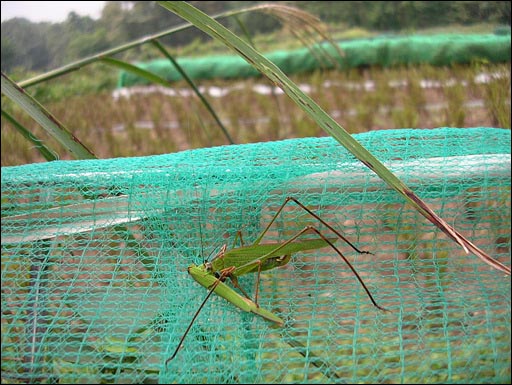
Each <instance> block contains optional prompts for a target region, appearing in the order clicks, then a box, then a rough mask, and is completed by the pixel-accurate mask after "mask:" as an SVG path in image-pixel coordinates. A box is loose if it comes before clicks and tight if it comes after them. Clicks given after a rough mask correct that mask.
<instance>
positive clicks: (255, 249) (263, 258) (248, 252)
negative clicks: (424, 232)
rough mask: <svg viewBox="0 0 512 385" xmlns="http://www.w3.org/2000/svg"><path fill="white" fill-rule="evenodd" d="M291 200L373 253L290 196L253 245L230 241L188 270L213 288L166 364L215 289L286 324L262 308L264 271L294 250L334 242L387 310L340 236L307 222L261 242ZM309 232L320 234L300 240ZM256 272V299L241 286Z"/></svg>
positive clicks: (284, 261)
mask: <svg viewBox="0 0 512 385" xmlns="http://www.w3.org/2000/svg"><path fill="white" fill-rule="evenodd" d="M289 202H294V203H296V204H297V205H298V206H299V207H301V208H302V209H303V210H305V211H306V212H308V213H309V214H310V215H311V216H313V217H314V218H316V219H317V220H318V221H320V222H321V223H322V224H323V225H325V226H326V227H327V228H328V229H329V230H330V231H332V232H333V233H334V234H336V236H337V237H338V238H340V239H342V240H343V241H344V242H346V243H347V244H348V245H349V246H350V247H352V249H354V250H355V251H356V252H358V253H360V254H372V253H370V252H369V251H363V250H359V249H358V248H357V247H356V246H354V245H353V244H352V243H351V242H350V241H349V240H348V239H347V238H346V237H344V236H343V235H341V234H340V233H339V232H338V231H337V230H336V229H334V228H333V227H332V226H331V225H329V224H328V223H327V222H325V221H324V220H323V219H322V218H320V217H319V216H318V215H317V214H315V213H314V212H312V211H311V210H310V209H308V208H307V207H306V206H304V205H303V204H302V203H300V202H299V201H298V200H297V199H295V198H293V197H287V198H286V199H285V201H284V202H283V203H282V204H281V206H280V208H279V209H278V210H277V212H276V213H275V214H274V216H273V217H272V219H271V221H270V222H269V223H268V225H267V227H265V229H264V230H263V232H262V233H261V234H260V235H259V237H258V238H257V239H256V240H255V241H254V243H253V244H252V245H248V246H244V245H242V246H241V247H237V248H233V249H231V250H227V247H226V245H224V246H222V248H221V249H220V251H219V253H218V254H217V255H216V256H215V257H214V258H213V260H212V261H210V262H205V263H203V264H202V265H199V266H198V265H190V266H189V268H188V272H189V274H190V275H191V276H192V278H194V279H195V280H196V281H197V282H198V283H199V284H200V285H202V286H204V287H206V288H207V289H208V290H209V292H208V294H207V296H206V297H205V299H204V300H203V302H202V303H201V305H200V306H199V308H198V309H197V311H196V313H195V314H194V317H193V318H192V320H191V321H190V323H189V325H188V327H187V329H186V330H185V333H184V334H183V336H182V337H181V340H180V342H179V344H178V346H177V347H176V350H175V351H174V353H173V354H172V356H171V357H169V358H168V359H167V360H166V361H165V364H166V365H167V363H168V362H169V361H170V360H172V359H173V358H174V357H176V354H177V353H178V351H179V350H180V348H181V346H182V344H183V341H184V340H185V337H186V336H187V334H188V332H189V331H190V329H191V327H192V325H193V323H194V321H195V320H196V318H197V316H198V315H199V313H200V311H201V309H202V308H203V306H204V305H205V303H206V301H207V300H208V298H210V296H211V295H212V293H215V294H217V295H219V296H221V297H223V298H225V299H226V300H228V301H229V302H231V303H232V304H233V305H235V306H237V307H239V308H240V309H241V310H244V311H246V312H251V313H254V314H257V315H259V316H261V317H263V318H264V319H266V320H268V321H271V322H275V323H276V324H278V325H280V326H282V325H283V324H284V321H283V320H282V319H281V318H279V317H278V316H277V315H275V314H273V313H272V312H270V311H268V310H266V309H263V308H261V307H260V306H259V305H258V290H259V279H260V274H261V272H262V271H265V270H270V269H273V268H275V267H280V266H284V265H286V264H287V263H288V262H289V261H290V259H291V256H292V254H294V253H298V252H301V251H306V250H315V249H320V248H323V247H327V246H330V247H331V248H332V249H333V250H334V251H336V253H337V254H338V255H339V256H340V257H341V259H343V261H345V263H346V264H347V265H348V266H349V268H350V269H351V270H352V272H353V273H354V275H355V276H356V278H357V279H358V281H359V282H360V283H361V285H362V286H363V288H364V290H365V291H366V293H367V294H368V297H369V298H370V300H371V301H372V303H373V305H374V306H375V307H377V308H378V309H380V310H386V309H384V308H383V307H381V306H379V305H378V304H377V302H376V301H375V300H374V299H373V296H372V295H371V293H370V291H369V290H368V288H367V287H366V285H365V284H364V282H363V280H362V278H361V277H360V276H359V274H358V273H357V271H356V270H355V269H354V267H353V266H352V265H351V264H350V262H349V261H348V260H347V258H346V257H345V256H344V255H343V254H342V253H341V252H340V251H339V250H338V248H337V247H336V246H334V243H335V242H336V241H337V239H338V238H327V237H326V236H324V235H323V234H322V233H321V232H320V231H319V230H318V229H317V228H315V227H314V226H306V227H305V228H304V229H302V230H301V231H299V232H298V233H297V234H295V235H294V236H293V237H291V238H289V239H288V240H287V241H285V242H279V243H267V244H260V242H261V240H262V239H263V237H264V236H265V234H266V233H267V231H268V230H269V228H270V226H272V224H273V223H274V221H275V220H276V218H277V217H278V216H279V214H280V213H281V211H282V210H283V209H284V207H285V206H286V205H287V204H288V203H289ZM307 232H313V233H315V234H317V235H318V236H319V238H318V239H307V240H302V241H296V240H297V238H299V237H300V236H302V235H303V234H305V233H307ZM238 235H239V236H240V240H241V235H240V232H239V234H238ZM241 243H243V242H241ZM255 272H257V273H258V277H257V281H256V290H255V291H256V293H255V296H254V301H253V300H251V298H250V297H249V295H248V294H247V293H246V292H245V290H244V289H242V287H240V285H239V284H238V277H239V276H242V275H244V274H248V273H255ZM227 278H229V279H230V280H231V282H232V284H233V286H234V287H235V288H237V289H239V290H240V292H241V293H242V294H243V296H242V295H240V294H239V293H237V292H236V291H235V290H233V289H232V288H231V287H229V286H228V285H226V284H225V283H224V281H225V280H226V279H227Z"/></svg>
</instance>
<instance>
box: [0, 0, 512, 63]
mask: <svg viewBox="0 0 512 385" xmlns="http://www.w3.org/2000/svg"><path fill="white" fill-rule="evenodd" d="M190 3H191V4H192V5H194V6H196V7H198V8H199V9H201V10H203V11H204V12H206V13H207V14H209V15H214V14H217V13H220V12H223V11H226V10H231V9H238V8H241V7H247V6H250V5H255V4H258V3H264V2H261V1H190ZM279 3H282V4H287V5H292V6H295V7H298V8H301V9H304V10H306V11H309V12H311V13H313V14H315V15H317V16H318V17H319V18H320V19H321V20H323V21H325V22H328V23H338V24H341V25H344V26H346V27H356V26H357V27H361V28H365V29H368V30H372V31H398V30H404V29H409V30H415V29H422V28H427V27H434V26H444V25H449V24H463V25H464V24H474V23H479V22H488V23H496V24H506V25H510V16H511V15H510V8H511V7H510V1H286V2H279ZM239 20H240V21H241V22H242V23H243V24H244V25H245V27H246V28H247V29H248V30H249V31H250V32H251V33H268V32H272V31H273V30H275V29H277V28H280V24H279V22H278V21H277V19H274V18H272V17H270V16H269V15H267V14H264V13H251V14H250V15H242V16H240V17H239ZM183 22H184V21H183V20H182V19H181V18H179V17H178V16H176V15H174V14H173V13H171V12H169V11H167V10H165V9H164V8H162V7H161V6H159V5H158V4H157V3H156V2H154V1H107V2H106V4H105V7H104V9H103V11H102V14H101V18H100V19H98V20H94V19H91V18H90V17H88V16H79V15H77V14H76V13H74V12H71V13H70V14H69V15H68V17H67V19H66V20H65V21H64V22H61V23H32V22H30V21H28V20H27V19H24V18H15V19H11V20H7V21H4V22H2V26H1V28H2V34H1V39H2V41H1V44H2V45H1V66H2V71H7V72H9V71H12V70H13V69H14V68H16V67H20V68H23V69H25V70H32V71H46V70H49V69H52V68H56V67H59V66H61V65H63V64H66V63H69V62H71V61H73V60H76V59H79V58H82V57H85V56H88V55H91V54H93V53H97V52H100V51H102V50H105V49H108V48H111V47H115V46H117V45H120V44H122V43H125V42H128V41H130V40H134V39H136V38H140V37H143V36H146V35H150V34H153V33H155V32H158V31H162V30H164V29H167V28H171V27H172V26H174V25H178V24H181V23H183ZM224 23H226V25H227V26H228V27H229V28H230V29H231V30H233V31H235V32H240V27H239V24H238V23H237V22H236V21H235V20H233V19H229V20H225V21H224ZM198 38H199V39H207V37H206V35H204V34H203V33H202V32H200V31H198V30H195V29H190V30H187V31H185V32H182V33H178V34H174V35H172V36H171V37H168V38H165V39H162V42H163V43H164V44H166V45H168V46H181V45H185V44H187V43H190V42H192V41H193V40H194V39H198Z"/></svg>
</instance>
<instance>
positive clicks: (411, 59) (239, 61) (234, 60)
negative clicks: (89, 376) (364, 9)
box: [118, 34, 510, 87]
mask: <svg viewBox="0 0 512 385" xmlns="http://www.w3.org/2000/svg"><path fill="white" fill-rule="evenodd" d="M338 45H339V47H340V48H341V49H342V50H343V52H344V54H345V55H344V56H340V54H339V52H338V50H337V49H335V48H334V47H333V46H332V45H329V44H327V43H323V44H322V45H320V46H317V47H316V48H314V49H313V50H310V49H308V48H302V49H296V50H292V51H284V50H282V51H274V52H271V53H269V54H267V55H266V56H267V57H268V58H269V59H270V60H271V61H272V62H274V63H275V64H276V65H277V66H279V68H281V70H283V71H284V72H285V73H286V74H288V75H291V74H297V73H304V72H311V71H314V70H316V69H320V68H324V69H328V68H334V66H335V63H334V62H333V61H332V60H327V59H326V57H325V53H328V54H329V55H330V57H331V58H333V59H335V60H336V61H337V65H338V68H340V69H348V68H355V67H363V66H382V67H390V66H395V65H407V64H431V65H436V66H443V65H451V64H455V63H461V64H462V63H470V62H471V61H476V60H483V61H486V62H492V63H498V62H507V61H510V34H507V35H498V34H471V35H465V34H439V35H429V36H426V35H415V36H395V37H389V36H382V37H376V38H369V39H357V40H350V41H344V42H340V43H338ZM177 61H178V63H179V64H180V65H181V66H182V68H183V69H184V70H185V71H186V72H187V74H188V76H189V77H190V78H192V79H240V78H248V77H255V76H259V72H258V71H257V70H256V69H254V68H253V67H252V66H251V65H250V64H249V63H247V62H246V61H245V60H244V59H243V58H241V57H239V56H237V55H218V56H207V57H200V58H179V59H177ZM136 65H137V66H139V67H140V68H143V69H145V70H148V71H150V72H154V73H156V74H158V75H159V76H161V77H163V78H164V79H167V80H169V81H171V82H174V81H178V80H181V79H182V76H181V75H180V74H179V73H178V71H177V70H176V69H175V68H174V66H173V65H172V64H171V63H170V62H169V60H168V59H159V60H154V61H151V62H147V63H137V64H136ZM141 84H149V82H148V81H147V80H146V79H143V78H140V77H138V76H136V75H134V74H131V73H128V72H126V71H122V72H121V73H120V75H119V81H118V86H119V87H131V86H134V85H141Z"/></svg>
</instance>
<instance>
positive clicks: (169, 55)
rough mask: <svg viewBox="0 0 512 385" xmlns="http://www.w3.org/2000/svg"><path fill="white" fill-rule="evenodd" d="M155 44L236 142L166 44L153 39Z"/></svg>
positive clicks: (230, 139) (228, 136)
mask: <svg viewBox="0 0 512 385" xmlns="http://www.w3.org/2000/svg"><path fill="white" fill-rule="evenodd" d="M152 43H153V45H154V46H155V47H156V48H157V49H158V50H159V51H160V52H162V54H163V55H164V56H165V57H166V58H167V59H169V61H170V62H171V63H172V65H173V66H174V67H175V68H176V70H177V71H178V72H179V73H180V75H181V76H183V79H185V81H186V82H187V83H188V85H189V86H190V87H191V88H192V89H193V90H194V92H195V94H196V95H197V97H198V98H199V99H200V100H201V102H202V103H203V104H204V106H205V107H206V109H207V110H208V112H209V113H210V115H211V116H212V117H213V119H214V120H215V121H216V122H217V124H218V126H219V127H220V129H221V130H222V133H223V134H224V136H225V137H226V139H227V140H228V142H229V143H230V144H235V142H234V141H233V139H232V138H231V136H230V135H229V132H228V130H227V129H226V127H224V125H223V124H222V122H221V121H220V118H219V117H218V116H217V113H216V112H215V111H214V110H213V108H212V106H211V105H210V103H208V101H207V100H206V99H205V97H204V96H203V94H201V92H200V91H199V89H198V88H197V87H196V84H195V83H194V82H193V81H192V79H190V77H189V76H188V75H187V73H186V72H185V71H184V70H183V68H181V66H180V65H179V64H178V62H177V61H176V60H175V59H174V58H173V57H172V56H171V54H170V53H169V52H167V50H166V49H165V48H164V46H163V45H162V44H160V43H159V41H158V40H153V41H152Z"/></svg>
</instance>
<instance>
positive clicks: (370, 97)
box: [1, 63, 511, 166]
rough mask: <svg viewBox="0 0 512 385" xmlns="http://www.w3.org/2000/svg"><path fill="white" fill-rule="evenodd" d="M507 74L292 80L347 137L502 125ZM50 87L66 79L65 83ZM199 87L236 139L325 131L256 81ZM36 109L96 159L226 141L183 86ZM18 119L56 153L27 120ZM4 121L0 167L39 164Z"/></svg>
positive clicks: (362, 73)
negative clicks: (42, 110) (380, 131)
mask: <svg viewBox="0 0 512 385" xmlns="http://www.w3.org/2000/svg"><path fill="white" fill-rule="evenodd" d="M510 70H511V68H510V63H507V64H500V65H488V64H485V63H475V64H473V65H471V66H455V67H451V68H446V67H442V68H441V67H432V66H421V67H402V68H392V69H382V68H367V69H354V70H351V71H348V72H347V71H346V72H337V71H328V72H325V71H324V72H320V71H318V72H315V73H312V74H305V75H300V76H293V77H292V80H293V81H295V82H296V83H297V84H299V85H300V86H301V88H302V89H303V90H304V91H306V92H308V94H309V95H310V96H311V97H312V98H313V99H314V100H315V101H317V102H318V103H319V104H320V106H321V107H322V108H323V109H324V110H325V111H327V112H328V113H329V114H331V116H333V117H334V118H335V119H336V120H337V121H338V122H339V123H340V124H341V125H342V126H343V127H344V128H345V129H347V131H349V132H351V133H357V132H364V131H370V130H378V129H391V128H434V127H443V126H447V127H477V126H489V127H504V128H510V120H511V118H510V84H511V83H510ZM72 76H73V74H71V75H68V76H67V77H72ZM57 81H59V82H61V83H66V80H65V78H63V79H59V80H57ZM197 83H198V84H197V85H198V86H199V87H200V89H201V91H202V92H203V93H204V95H205V97H206V98H207V99H208V100H209V102H210V103H211V104H212V107H213V108H214V110H215V111H216V113H217V114H218V115H219V117H220V118H221V120H222V121H223V123H224V124H225V125H226V127H227V129H228V131H229V133H230V135H231V136H232V137H233V139H234V141H235V142H236V143H248V142H259V141H270V140H280V139H286V138H293V137H308V136H325V135H327V134H326V133H324V132H323V131H322V130H321V129H320V128H319V127H318V126H317V125H316V124H314V123H313V122H312V121H311V120H310V119H309V118H308V117H306V116H305V114H304V112H302V111H301V110H300V109H299V108H298V107H297V106H296V105H295V104H294V103H293V102H292V101H290V100H289V99H288V98H287V97H286V96H285V95H283V94H282V93H281V91H280V90H279V89H276V88H275V87H272V86H271V84H270V83H269V82H268V81H266V80H265V79H263V78H260V79H246V80H239V81H220V80H215V81H212V80H210V81H202V82H197ZM44 104H45V106H46V107H47V108H48V109H49V111H50V112H52V113H53V114H54V116H56V117H57V118H58V119H59V120H60V121H61V122H62V123H63V124H64V125H65V126H66V127H67V128H68V129H69V130H70V131H72V132H73V134H74V135H75V136H77V137H78V138H80V139H81V140H82V141H83V142H85V144H86V145H87V146H89V148H91V149H92V150H93V151H94V153H95V154H96V155H97V156H98V157H99V158H109V157H125V156H144V155H153V154H162V153H169V152H174V151H180V150H185V149H190V148H198V147H209V146H217V145H223V144H228V142H227V140H226V139H225V138H224V136H223V135H222V133H221V130H220V129H219V127H218V126H217V125H216V124H215V122H214V120H213V119H212V117H211V115H210V114H209V113H208V112H207V110H206V108H205V107H204V106H203V105H202V104H201V103H200V101H199V99H198V98H197V97H196V96H194V95H192V92H191V90H190V89H189V88H188V87H187V85H186V84H185V83H184V82H179V83H176V84H175V87H173V88H172V89H162V88H157V87H142V88H140V87H139V88H131V89H124V90H117V91H114V92H111V91H108V92H106V91H104V92H101V93H96V94H85V95H76V96H71V97H69V98H65V99H62V100H59V101H54V102H47V103H44ZM16 116H17V117H18V118H19V120H20V122H21V123H22V124H26V125H27V127H29V128H33V130H34V132H35V133H38V134H40V137H41V138H42V139H43V140H44V141H45V142H46V141H47V142H48V143H49V144H51V145H53V146H55V147H54V148H59V146H58V145H57V144H53V141H52V140H50V139H47V138H46V136H44V134H42V133H41V131H40V129H39V127H38V126H37V124H36V123H35V122H33V121H32V120H31V119H30V118H28V117H26V116H24V115H21V114H16ZM2 123H3V125H4V127H2V138H1V139H2V166H11V165H19V164H25V163H32V162H41V161H43V159H42V158H41V157H40V156H39V154H38V152H37V151H36V149H34V148H32V146H31V145H30V144H29V143H28V142H27V141H26V140H25V139H23V138H22V137H21V136H20V135H19V134H18V133H16V132H15V131H14V129H13V128H12V127H10V126H9V125H8V124H6V123H4V122H2ZM14 149H16V150H14Z"/></svg>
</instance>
